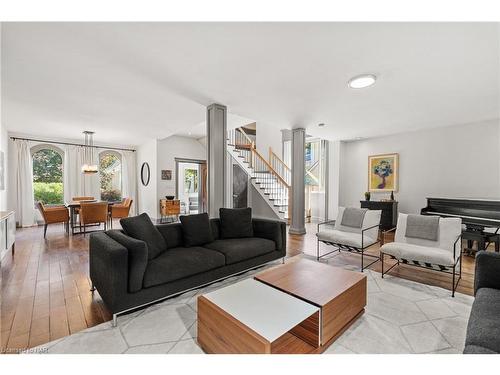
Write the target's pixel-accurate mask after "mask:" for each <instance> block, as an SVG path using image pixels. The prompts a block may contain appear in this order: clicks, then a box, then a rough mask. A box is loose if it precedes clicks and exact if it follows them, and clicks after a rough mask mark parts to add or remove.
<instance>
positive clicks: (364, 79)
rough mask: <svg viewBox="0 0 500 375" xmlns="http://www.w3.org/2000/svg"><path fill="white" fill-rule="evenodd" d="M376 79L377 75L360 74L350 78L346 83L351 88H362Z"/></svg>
mask: <svg viewBox="0 0 500 375" xmlns="http://www.w3.org/2000/svg"><path fill="white" fill-rule="evenodd" d="M376 80H377V77H376V76H375V75H373V74H362V75H359V76H356V77H353V78H351V79H350V80H349V82H348V85H349V87H350V88H351V89H364V88H365V87H370V86H371V85H373V84H374V83H375V81H376Z"/></svg>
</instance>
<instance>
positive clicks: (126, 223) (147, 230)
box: [120, 213, 167, 260]
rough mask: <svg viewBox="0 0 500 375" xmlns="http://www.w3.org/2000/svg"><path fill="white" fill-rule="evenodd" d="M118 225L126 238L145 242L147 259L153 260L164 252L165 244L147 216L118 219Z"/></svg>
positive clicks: (144, 214)
mask: <svg viewBox="0 0 500 375" xmlns="http://www.w3.org/2000/svg"><path fill="white" fill-rule="evenodd" d="M120 224H121V226H122V228H123V231H124V232H125V234H126V235H127V236H130V237H132V238H135V239H138V240H141V241H144V242H146V244H147V245H148V259H149V260H151V259H154V258H156V257H157V256H158V255H160V254H161V253H163V252H164V251H165V250H167V243H166V242H165V239H164V238H163V236H162V235H161V233H160V231H159V230H158V229H157V228H156V227H155V225H154V224H153V222H152V221H151V219H150V218H149V216H148V214H146V213H142V214H140V215H139V216H132V217H127V218H123V219H120Z"/></svg>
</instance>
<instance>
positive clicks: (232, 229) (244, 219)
mask: <svg viewBox="0 0 500 375" xmlns="http://www.w3.org/2000/svg"><path fill="white" fill-rule="evenodd" d="M219 217H220V237H221V238H222V239H228V238H249V237H253V225H252V209H251V208H250V207H247V208H220V209H219Z"/></svg>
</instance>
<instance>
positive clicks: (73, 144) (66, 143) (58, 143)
mask: <svg viewBox="0 0 500 375" xmlns="http://www.w3.org/2000/svg"><path fill="white" fill-rule="evenodd" d="M10 139H12V140H16V139H20V140H23V141H33V142H42V143H54V144H57V145H68V146H83V147H91V148H104V149H107V150H118V151H132V152H135V150H133V149H131V148H119V147H104V146H85V145H82V144H81V143H69V142H56V141H47V140H45V139H34V138H22V137H10Z"/></svg>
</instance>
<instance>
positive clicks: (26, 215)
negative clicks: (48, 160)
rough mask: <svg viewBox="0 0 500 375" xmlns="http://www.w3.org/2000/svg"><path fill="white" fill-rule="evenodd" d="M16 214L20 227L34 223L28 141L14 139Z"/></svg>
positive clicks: (31, 169)
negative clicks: (15, 156)
mask: <svg viewBox="0 0 500 375" xmlns="http://www.w3.org/2000/svg"><path fill="white" fill-rule="evenodd" d="M14 145H15V148H16V155H17V158H16V161H15V168H14V175H15V176H16V216H17V218H18V222H19V225H20V226H21V227H30V226H32V225H35V198H34V196H33V165H32V161H31V152H30V144H29V142H28V141H25V140H20V139H16V140H15V141H14Z"/></svg>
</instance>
